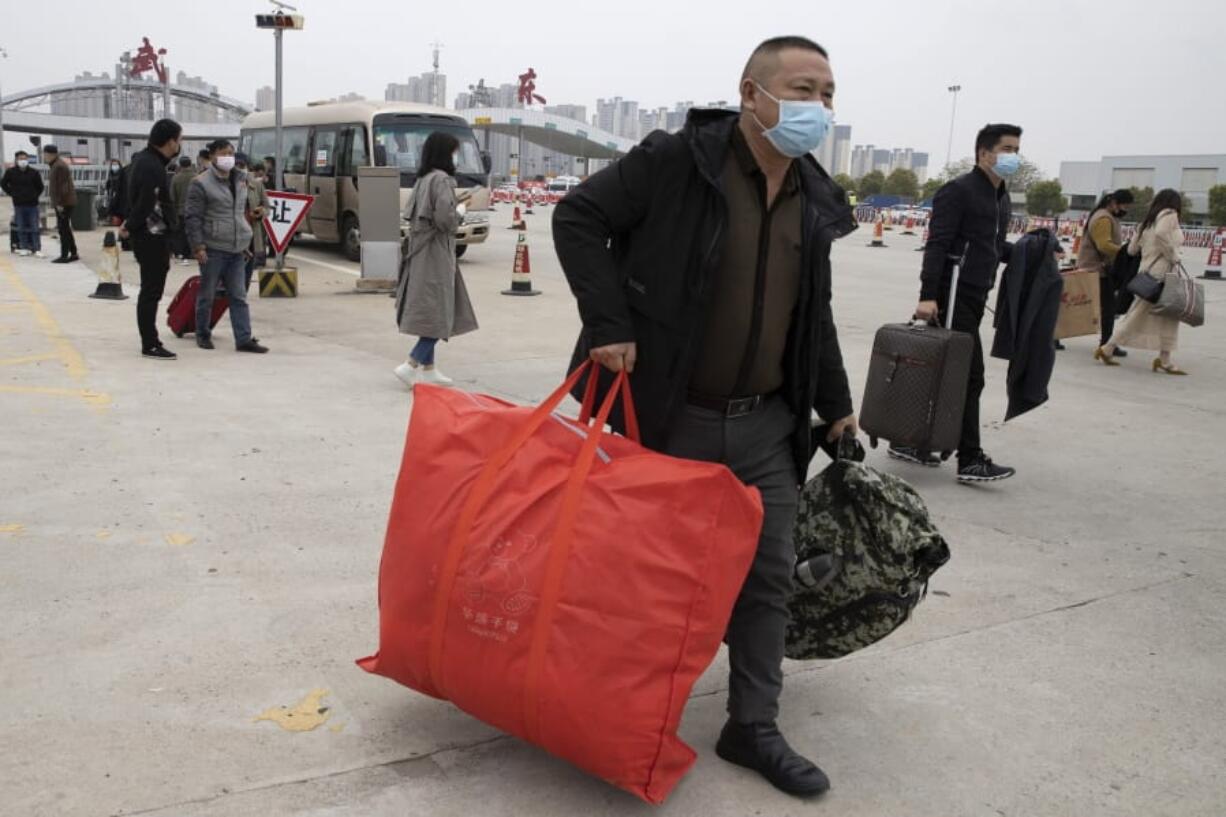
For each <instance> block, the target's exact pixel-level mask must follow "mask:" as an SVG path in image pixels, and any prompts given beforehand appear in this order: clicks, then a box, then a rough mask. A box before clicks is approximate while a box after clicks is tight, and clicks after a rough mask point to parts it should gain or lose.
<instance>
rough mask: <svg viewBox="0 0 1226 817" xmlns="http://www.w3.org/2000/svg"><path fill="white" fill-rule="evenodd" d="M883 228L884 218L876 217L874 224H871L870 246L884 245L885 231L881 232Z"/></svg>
mask: <svg viewBox="0 0 1226 817" xmlns="http://www.w3.org/2000/svg"><path fill="white" fill-rule="evenodd" d="M884 229H885V219H884V218H878V219H877V223H876V225H874V226H873V243H872V244H869V246H870V247H884V246H885V233H884V232H883V231H884Z"/></svg>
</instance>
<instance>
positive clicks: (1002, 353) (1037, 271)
mask: <svg viewBox="0 0 1226 817" xmlns="http://www.w3.org/2000/svg"><path fill="white" fill-rule="evenodd" d="M1059 246H1060V244H1059V242H1058V241H1057V240H1056V238H1055V237H1054V236H1052V234H1051V233H1050V232H1049V231H1048V230H1034V231H1032V232H1029V233H1027V234H1026V235H1024V236H1022V238H1021V240H1019V241H1018V242H1017V243H1016V244H1014V245H1013V252H1012V255H1011V256H1010V258H1009V266H1007V267H1005V273H1004V277H1003V278H1002V279H1001V282H1000V291H999V293H998V294H997V300H996V338H995V340H994V341H993V343H992V357H998V358H1004V359H1005V360H1008V361H1009V379H1008V391H1009V408H1008V411H1007V412H1006V414H1005V419H1006V420H1012V419H1013V418H1014V417H1017V416H1018V415H1019V414H1025V413H1026V412H1028V411H1030V410H1031V409H1036V408H1038V407H1039V406H1041V405H1043V404H1044V403H1046V402H1047V385H1048V383H1050V382H1051V373H1052V369H1054V368H1055V365H1056V349H1055V344H1053V343H1052V338H1053V337H1054V336H1055V333H1056V320H1057V319H1058V318H1059V316H1060V296H1061V294H1063V292H1064V280H1063V279H1062V278H1061V277H1060V270H1059V269H1058V267H1057V264H1056V250H1057V248H1058V247H1059Z"/></svg>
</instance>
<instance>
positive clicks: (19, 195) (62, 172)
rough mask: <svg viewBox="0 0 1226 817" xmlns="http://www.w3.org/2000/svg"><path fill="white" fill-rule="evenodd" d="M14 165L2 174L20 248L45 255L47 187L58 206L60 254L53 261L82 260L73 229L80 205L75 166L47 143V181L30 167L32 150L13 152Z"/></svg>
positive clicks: (0, 185)
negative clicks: (42, 213) (42, 216)
mask: <svg viewBox="0 0 1226 817" xmlns="http://www.w3.org/2000/svg"><path fill="white" fill-rule="evenodd" d="M13 160H14V161H13V166H12V167H10V168H9V169H8V170H6V171H5V172H4V176H3V177H0V190H3V191H4V192H5V194H7V195H9V196H11V197H12V199H13V221H14V226H15V229H16V231H17V241H18V244H17V252H18V254H19V255H32V256H34V257H36V258H44V257H45V255H44V254H43V249H42V225H41V224H40V221H39V199H40V198H41V197H42V195H43V191H44V189H46V191H47V195H48V198H50V199H51V207H52V208H53V209H54V210H55V228H56V232H57V233H58V234H59V239H60V254H59V257H57V258H54V259H52V261H51V263H52V264H71V263H72V262H74V261H79V260H81V259H80V256H79V255H78V254H77V239H76V236H75V235H74V234H73V231H72V214H73V211H74V210H75V209H76V206H77V188H76V185H75V184H74V183H73V181H72V168H70V167H69V166H68V162H66V161H64V159H63V158H62V157H61V156H60V151H59V148H57V147H56V146H55V145H44V146H43V161H44V162H45V163H46V165H47V184H46V185H45V186H44V185H43V178H42V175H41V174H40V173H39V172H38V171H37V170H35V169H34V168H32V167H30V154H28V153H26V152H25V151H24V150H19V151H17V152H16V153H15V154H14V155H13Z"/></svg>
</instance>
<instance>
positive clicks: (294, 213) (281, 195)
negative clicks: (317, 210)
mask: <svg viewBox="0 0 1226 817" xmlns="http://www.w3.org/2000/svg"><path fill="white" fill-rule="evenodd" d="M314 202H315V197H314V196H308V195H306V194H305V193H285V192H283V191H280V190H269V191H268V214H267V215H265V216H264V232H266V233H268V240H269V242H270V243H271V244H272V249H273V252H274V253H276V254H277V255H280V254H281V253H283V252H285V248H286V247H288V246H289V242H290V239H291V238H293V237H294V233H295V232H297V231H298V225H300V224H302V220H303V219H304V218H306V214H307V211H308V210H310V209H311V205H312V204H313V203H314Z"/></svg>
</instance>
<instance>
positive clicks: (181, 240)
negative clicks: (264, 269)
mask: <svg viewBox="0 0 1226 817" xmlns="http://www.w3.org/2000/svg"><path fill="white" fill-rule="evenodd" d="M182 133H183V129H182V127H181V126H180V125H179V124H178V123H177V122H175V121H174V120H171V119H161V120H158V121H157V122H156V123H154V125H153V128H152V130H151V131H150V133H149V143H148V145H147V146H146V147H145V149H144V150H142V151H140V152H139V153H137V154H136V155H135V156H133V157H132V163H131V165H130V166H129V167H128V168H127V169H126V171H125V173H126V179H125V182H124V185H123V187H124V193H125V195H124V196H123V200H124V202H125V204H126V208H125V214H124V217H123V220H122V223H121V224H120V227H119V236H120V238H121V239H123V240H127V241H130V242H131V246H132V252H133V254H134V255H135V256H136V261H137V263H138V264H139V266H140V276H141V288H140V295H139V297H138V298H137V304H136V319H137V326H138V328H139V330H140V337H141V354H142V355H144V357H146V358H150V359H153V360H174V359H175V358H176V357H177V355H176V354H175V353H174V352H172V351H170V350H169V349H167V348H166V347H165V345H164V344H163V343H162V342H161V338H160V336H159V334H158V329H157V313H158V305H159V303H160V301H161V298H162V295H163V293H164V291H165V287H166V276H167V273H168V272H169V270H170V259H171V254H172V251H173V249H174V247H175V246H178V247H179V248H180V252H181V253H190V254H191V256H192V258H193V259H194V260H195V261H196V262H197V263H198V264H199V265H200V286H199V289H198V292H197V295H196V301H195V339H196V345H197V346H198V347H199V348H201V349H207V350H211V349H213V348H214V345H213V342H212V325H211V324H212V322H211V318H210V316H211V314H212V311H213V301H214V298H215V297H216V296H217V291H218V284H219V283H220V284H222V285H224V287H225V293H226V297H227V298H228V299H229V311H230V325H231V328H232V329H233V332H234V342H235V348H236V350H237V351H240V352H253V353H256V354H263V353H265V352H267V351H268V349H267V347H265V346H263V345H261V344H260V342H259V341H258V340H257V339H256V338H255V337H253V335H252V332H251V316H250V310H249V307H248V304H247V287H248V285H249V283H250V275H251V263H252V262H253V261H254V249H253V240H254V232H255V231H254V230H253V229H252V222H253V220H257V218H258V217H262V208H264V207H266V206H267V197H266V193H265V192H264V189H263V186H262V185H261V184H259V183H258V182H256V181H255V180H253V179H251V178H250V177H249V174H248V173H247V171H246V170H244V169H243V168H241V167H239V166H238V162H237V158H236V155H235V149H234V146H233V145H232V144H231V143H230V142H229V141H228V140H226V139H218V140H216V141H214V142H213V143H211V144H210V145H209V148H208V151H207V156H208V159H209V161H208V165H207V166H206V167H205V168H204V169H203V170H200V168H199V167H196V168H192V167H191V166H190V160H189V161H188V165H187V166H183V163H182V162H180V163H179V164H180V168H179V171H178V172H176V173H175V175H174V177H171V176H170V174H169V173H168V172H167V167H168V165H169V164H170V163H171V161H172V160H174V158H175V157H176V156H178V154H179V152H180V150H181V141H182ZM193 171H199V172H193ZM189 175H190V176H191V178H188V176H189ZM257 214H258V216H257ZM261 246H262V245H261Z"/></svg>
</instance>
